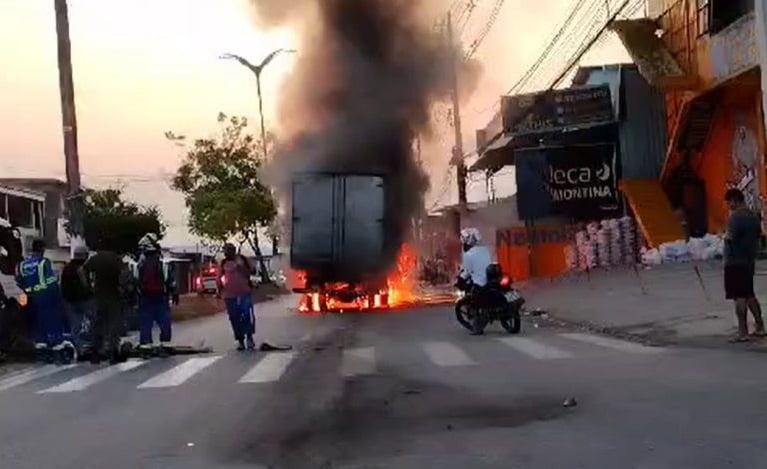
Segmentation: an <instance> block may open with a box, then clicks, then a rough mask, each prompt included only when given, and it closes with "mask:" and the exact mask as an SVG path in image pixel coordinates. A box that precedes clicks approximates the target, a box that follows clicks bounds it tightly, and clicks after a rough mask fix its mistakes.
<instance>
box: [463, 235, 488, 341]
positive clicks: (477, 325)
mask: <svg viewBox="0 0 767 469" xmlns="http://www.w3.org/2000/svg"><path fill="white" fill-rule="evenodd" d="M481 240H482V237H481V235H480V233H479V230H478V229H476V228H464V229H463V230H461V245H462V246H463V256H462V259H463V260H462V262H461V272H460V273H459V274H458V278H459V284H461V286H462V287H463V289H464V290H466V291H467V293H468V295H469V297H470V298H472V297H475V296H476V295H477V294H478V292H479V291H480V290H481V289H482V288H483V287H484V286H485V285H487V267H488V266H489V265H490V264H492V263H493V260H492V256H491V255H490V250H489V249H487V247H486V246H483V245H481V244H480V242H481ZM473 323H474V324H473V326H474V330H473V331H472V334H474V335H481V334H483V333H484V331H485V325H486V323H487V321H486V320H485V319H484V318H481V317H479V315H474V319H473Z"/></svg>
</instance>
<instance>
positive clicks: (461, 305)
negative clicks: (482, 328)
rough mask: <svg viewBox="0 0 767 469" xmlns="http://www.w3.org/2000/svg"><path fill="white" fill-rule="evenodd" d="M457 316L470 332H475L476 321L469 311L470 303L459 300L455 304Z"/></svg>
mask: <svg viewBox="0 0 767 469" xmlns="http://www.w3.org/2000/svg"><path fill="white" fill-rule="evenodd" d="M455 318H456V319H457V320H458V322H459V323H460V324H461V325H462V326H463V327H464V328H466V330H467V331H469V332H474V323H473V320H472V317H471V313H470V312H469V303H468V302H466V301H461V300H459V301H458V302H457V303H456V304H455Z"/></svg>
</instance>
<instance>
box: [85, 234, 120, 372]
mask: <svg viewBox="0 0 767 469" xmlns="http://www.w3.org/2000/svg"><path fill="white" fill-rule="evenodd" d="M124 270H125V267H124V265H123V262H122V259H121V258H120V256H119V255H118V254H117V253H116V252H114V251H111V250H108V249H102V250H99V252H98V253H96V255H94V256H93V257H91V258H90V259H88V260H87V261H86V262H85V264H83V266H82V269H80V271H81V272H82V273H83V274H84V277H85V278H86V279H88V283H89V284H90V285H92V286H93V293H94V295H93V296H94V298H95V303H96V320H95V324H94V327H93V355H92V356H91V362H93V363H98V362H99V361H100V358H101V356H102V354H103V356H106V357H109V358H110V361H112V362H118V361H119V360H120V356H119V350H118V349H119V345H120V333H121V326H122V303H121V302H122V291H121V284H122V283H123V282H124V277H125V275H124Z"/></svg>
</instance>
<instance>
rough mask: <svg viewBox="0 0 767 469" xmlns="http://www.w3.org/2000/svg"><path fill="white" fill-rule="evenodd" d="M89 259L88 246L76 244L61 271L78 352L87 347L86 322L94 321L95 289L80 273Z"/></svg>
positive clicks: (67, 310)
mask: <svg viewBox="0 0 767 469" xmlns="http://www.w3.org/2000/svg"><path fill="white" fill-rule="evenodd" d="M87 259H88V248H87V247H85V246H76V247H75V248H74V250H73V253H72V260H70V261H69V262H68V263H67V265H66V266H64V270H62V271H61V296H62V297H63V298H64V310H65V311H66V318H67V323H68V324H67V325H68V329H69V334H70V337H71V338H72V342H73V343H74V345H75V347H76V348H77V350H78V352H80V353H82V351H83V348H84V347H85V345H86V344H85V330H84V329H85V327H84V326H85V323H86V321H88V322H92V321H93V319H94V318H93V311H94V305H93V291H92V290H91V288H90V285H88V283H87V282H84V281H83V280H84V279H83V277H82V276H81V275H80V269H81V268H82V267H83V264H85V261H86V260H87Z"/></svg>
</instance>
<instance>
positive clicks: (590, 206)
mask: <svg viewBox="0 0 767 469" xmlns="http://www.w3.org/2000/svg"><path fill="white" fill-rule="evenodd" d="M515 158H516V166H517V171H516V175H517V209H518V210H519V216H520V218H522V219H527V220H534V219H537V218H543V217H548V216H552V215H563V216H567V217H571V218H576V219H581V218H589V217H601V216H602V215H604V214H606V213H607V212H610V211H613V210H615V209H616V208H617V207H618V200H619V199H618V179H617V175H616V159H615V147H614V145H612V144H595V145H574V146H567V147H548V148H535V149H526V150H519V151H517V152H516V157H515Z"/></svg>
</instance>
